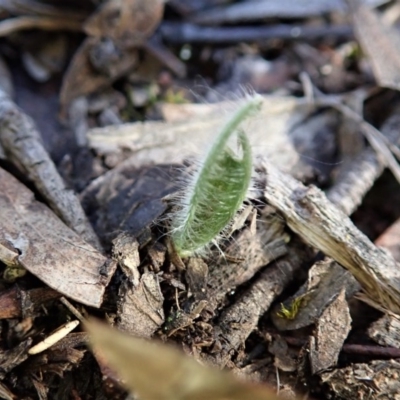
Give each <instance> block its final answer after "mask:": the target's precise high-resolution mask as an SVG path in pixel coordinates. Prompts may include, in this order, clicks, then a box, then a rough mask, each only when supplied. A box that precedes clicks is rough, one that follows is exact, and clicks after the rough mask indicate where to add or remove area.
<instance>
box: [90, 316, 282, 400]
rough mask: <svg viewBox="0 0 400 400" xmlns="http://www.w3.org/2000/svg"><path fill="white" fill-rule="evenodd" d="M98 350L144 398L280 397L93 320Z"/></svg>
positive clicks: (265, 399) (239, 399) (268, 399)
mask: <svg viewBox="0 0 400 400" xmlns="http://www.w3.org/2000/svg"><path fill="white" fill-rule="evenodd" d="M86 329H87V330H88V332H89V334H90V335H91V340H92V344H93V346H94V349H95V353H101V355H102V356H104V358H105V359H106V360H107V361H108V362H109V363H110V365H111V367H112V368H113V369H115V370H116V371H117V372H118V373H119V375H120V376H121V378H122V379H123V380H124V382H125V386H126V387H128V388H129V389H130V390H131V391H134V392H137V393H138V394H139V395H140V398H141V399H143V400H203V399H209V400H228V399H229V400H243V399H252V400H278V396H276V395H275V394H273V392H272V391H271V390H269V389H267V388H266V387H263V386H260V385H256V384H250V383H246V382H241V381H238V380H236V379H235V378H234V377H233V376H232V375H230V374H229V373H227V372H222V371H219V370H215V369H211V368H207V367H205V366H202V365H200V364H199V363H198V362H197V361H195V360H194V359H192V358H190V357H188V356H186V355H184V354H181V352H179V351H178V350H177V349H174V348H172V347H169V346H166V345H162V344H157V343H155V342H148V341H145V340H142V339H137V338H134V337H130V336H127V335H125V334H123V333H121V332H119V331H117V330H115V329H111V328H110V327H108V326H106V325H104V324H102V323H99V322H94V321H92V322H90V323H88V324H87V325H86Z"/></svg>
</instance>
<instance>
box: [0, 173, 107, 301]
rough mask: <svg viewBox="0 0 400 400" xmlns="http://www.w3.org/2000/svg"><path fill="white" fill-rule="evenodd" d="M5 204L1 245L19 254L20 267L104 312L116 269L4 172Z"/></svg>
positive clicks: (1, 196) (0, 195) (0, 191)
mask: <svg viewBox="0 0 400 400" xmlns="http://www.w3.org/2000/svg"><path fill="white" fill-rule="evenodd" d="M0 204H1V205H0V213H1V218H0V242H2V243H8V244H9V246H12V247H13V248H14V249H15V251H17V252H18V253H19V255H18V263H19V264H20V266H22V267H24V268H26V269H27V270H28V271H30V272H31V273H32V274H34V275H35V276H37V277H38V278H39V279H41V280H42V281H43V282H45V283H46V284H47V285H48V286H50V287H51V288H53V289H55V290H56V291H58V292H60V293H62V294H64V295H66V296H67V297H70V298H72V299H74V300H76V301H78V302H81V303H83V304H86V305H89V306H92V307H100V305H101V303H102V299H103V294H104V290H105V288H106V286H107V285H108V283H109V281H110V279H111V277H112V275H113V273H114V271H115V263H113V262H110V261H109V260H107V259H106V258H105V257H104V256H103V255H102V254H101V253H99V252H98V251H97V250H96V249H95V248H93V247H92V246H90V245H89V244H87V243H86V242H84V241H83V240H82V239H81V238H80V237H79V236H78V235H77V234H76V233H75V232H74V231H72V230H71V229H69V228H68V227H67V226H66V225H64V224H63V223H62V222H61V221H60V220H59V219H58V217H57V216H55V215H54V214H53V212H52V211H51V210H50V209H48V208H47V207H46V206H45V205H44V204H42V203H40V202H38V201H37V200H35V199H34V195H33V193H32V192H31V191H30V190H29V189H27V188H26V187H25V186H24V185H22V184H21V183H19V182H18V181H17V180H16V179H15V178H14V177H13V176H12V175H10V174H9V173H8V172H6V171H4V170H1V169H0Z"/></svg>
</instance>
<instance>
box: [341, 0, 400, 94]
mask: <svg viewBox="0 0 400 400" xmlns="http://www.w3.org/2000/svg"><path fill="white" fill-rule="evenodd" d="M347 2H348V4H349V6H350V10H351V13H352V17H353V21H354V28H355V33H356V36H357V39H358V41H359V42H360V44H361V47H362V49H363V50H364V51H365V53H366V54H367V55H368V57H369V59H370V61H371V64H372V68H373V70H374V74H375V78H376V80H377V83H378V84H379V85H380V86H384V87H389V88H393V89H396V90H398V89H399V88H400V33H399V32H398V29H396V28H394V27H390V26H388V25H387V24H385V23H384V22H383V21H382V18H381V17H380V16H379V14H378V12H376V11H374V10H372V9H371V8H369V7H368V6H366V5H365V4H363V3H361V2H360V0H347Z"/></svg>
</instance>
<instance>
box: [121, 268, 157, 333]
mask: <svg viewBox="0 0 400 400" xmlns="http://www.w3.org/2000/svg"><path fill="white" fill-rule="evenodd" d="M163 303H164V296H163V295H162V293H161V289H160V282H159V280H158V277H157V275H155V274H153V273H152V272H145V273H144V274H143V275H142V276H141V278H140V281H139V285H138V286H137V287H134V286H133V285H132V284H131V283H130V282H124V283H123V284H122V285H121V286H120V291H119V301H118V311H117V315H118V318H119V320H118V323H117V326H118V328H119V329H120V330H121V331H124V332H127V333H130V334H133V335H135V336H139V337H146V338H149V337H151V336H152V335H153V333H154V332H155V331H156V330H157V329H159V328H160V327H161V325H162V324H163V323H164V319H165V317H164V309H163Z"/></svg>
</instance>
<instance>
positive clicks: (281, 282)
mask: <svg viewBox="0 0 400 400" xmlns="http://www.w3.org/2000/svg"><path fill="white" fill-rule="evenodd" d="M312 256H313V252H312V251H311V250H310V249H309V248H308V247H307V246H305V245H304V243H303V242H302V241H300V240H299V239H298V238H293V239H292V240H291V242H290V243H289V245H288V253H287V255H286V256H284V257H282V258H281V259H279V260H277V261H275V262H273V263H272V264H271V265H269V266H268V268H266V269H265V270H264V271H263V272H262V273H261V274H260V276H259V278H258V279H257V280H256V281H255V282H254V283H252V285H251V286H250V288H249V289H248V290H246V291H245V292H244V293H243V295H242V296H240V298H239V299H237V300H236V302H235V303H234V304H233V305H232V306H230V307H229V308H227V309H225V310H224V311H223V312H222V313H221V316H220V318H219V324H218V330H217V331H216V332H215V340H216V343H217V344H218V343H219V346H222V347H221V348H220V349H219V350H218V352H217V353H216V354H213V355H212V356H204V358H205V359H206V360H207V362H210V363H212V364H216V365H218V366H219V367H224V366H225V365H226V364H227V362H228V361H229V360H230V358H231V357H232V354H235V352H236V351H238V349H239V348H240V347H241V346H243V345H244V343H245V341H246V339H247V338H248V336H249V335H250V333H251V332H253V331H254V329H255V328H256V327H257V324H258V320H259V318H260V317H261V316H262V315H263V314H264V313H265V312H266V311H267V310H268V309H269V308H270V306H271V304H272V303H273V301H274V300H275V299H276V298H277V297H278V296H279V295H280V294H282V292H283V290H284V289H285V288H286V286H287V285H288V284H289V283H290V282H291V281H292V280H293V277H294V276H295V274H296V273H297V272H298V271H299V270H300V268H301V267H302V265H303V264H304V263H305V262H309V260H310V258H311V257H312Z"/></svg>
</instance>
